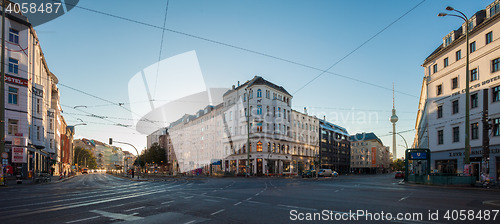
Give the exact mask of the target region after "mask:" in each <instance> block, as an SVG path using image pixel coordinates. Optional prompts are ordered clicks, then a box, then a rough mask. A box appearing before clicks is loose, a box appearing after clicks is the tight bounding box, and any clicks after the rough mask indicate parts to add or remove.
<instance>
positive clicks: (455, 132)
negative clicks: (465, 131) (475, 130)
mask: <svg viewBox="0 0 500 224" xmlns="http://www.w3.org/2000/svg"><path fill="white" fill-rule="evenodd" d="M459 141H460V127H454V128H453V142H459Z"/></svg>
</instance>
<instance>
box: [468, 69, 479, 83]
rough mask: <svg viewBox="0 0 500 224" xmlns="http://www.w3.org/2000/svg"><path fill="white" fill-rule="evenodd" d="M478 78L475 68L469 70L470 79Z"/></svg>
mask: <svg viewBox="0 0 500 224" xmlns="http://www.w3.org/2000/svg"><path fill="white" fill-rule="evenodd" d="M477 79H478V75H477V68H475V69H472V70H470V81H471V82H472V81H476V80H477Z"/></svg>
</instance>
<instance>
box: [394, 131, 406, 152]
mask: <svg viewBox="0 0 500 224" xmlns="http://www.w3.org/2000/svg"><path fill="white" fill-rule="evenodd" d="M390 133H391V134H392V133H394V132H390ZM396 134H397V135H399V136H400V137H401V138H402V139H403V141H405V145H406V149H408V143H407V142H406V139H405V137H403V136H402V135H401V134H399V133H398V132H396ZM395 156H396V155H394V157H395Z"/></svg>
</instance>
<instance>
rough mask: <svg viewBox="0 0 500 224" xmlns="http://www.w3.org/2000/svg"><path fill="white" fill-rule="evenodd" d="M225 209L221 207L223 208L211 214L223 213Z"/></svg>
mask: <svg viewBox="0 0 500 224" xmlns="http://www.w3.org/2000/svg"><path fill="white" fill-rule="evenodd" d="M223 211H224V209H221V210H219V211H216V212H214V213H212V214H210V215H215V214H218V213H221V212H223Z"/></svg>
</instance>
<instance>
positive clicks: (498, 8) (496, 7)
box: [489, 3, 500, 18]
mask: <svg viewBox="0 0 500 224" xmlns="http://www.w3.org/2000/svg"><path fill="white" fill-rule="evenodd" d="M498 12H500V3H493V4H492V5H490V9H489V13H490V16H489V18H491V17H492V16H494V15H496V14H497V13H498Z"/></svg>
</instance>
